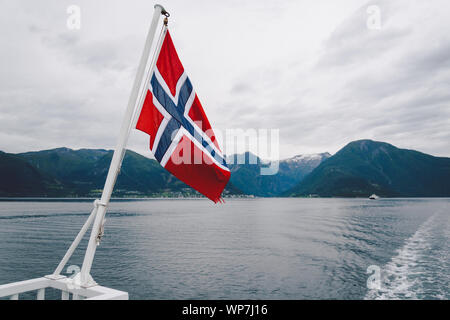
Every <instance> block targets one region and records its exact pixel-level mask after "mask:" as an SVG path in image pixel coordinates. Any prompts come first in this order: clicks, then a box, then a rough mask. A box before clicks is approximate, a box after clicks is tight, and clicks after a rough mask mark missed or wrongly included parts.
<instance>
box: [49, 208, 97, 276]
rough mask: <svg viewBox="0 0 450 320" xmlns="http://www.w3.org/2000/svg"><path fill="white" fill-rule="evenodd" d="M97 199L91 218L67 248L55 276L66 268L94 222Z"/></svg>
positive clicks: (54, 273)
mask: <svg viewBox="0 0 450 320" xmlns="http://www.w3.org/2000/svg"><path fill="white" fill-rule="evenodd" d="M97 208H98V206H97V200H95V202H94V209H92V212H91V214H90V215H89V218H88V219H87V220H86V222H85V223H84V225H83V227H82V228H81V230H80V232H78V235H77V237H76V238H75V240H74V241H73V242H72V244H71V245H70V247H69V249H68V250H67V252H66V254H65V255H64V258H62V260H61V262H60V263H59V265H58V267H57V268H56V269H55V271H54V272H53V275H54V276H58V275H60V274H61V271H62V269H63V268H64V266H65V265H66V263H67V261H69V259H70V257H71V256H72V254H73V252H74V251H75V249H76V248H77V247H78V244H79V243H80V241H81V239H83V237H84V234H85V233H86V231H87V230H88V229H89V227H90V226H91V224H92V221H94V218H95V214H96V213H97Z"/></svg>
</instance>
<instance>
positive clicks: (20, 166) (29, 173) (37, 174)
mask: <svg viewBox="0 0 450 320" xmlns="http://www.w3.org/2000/svg"><path fill="white" fill-rule="evenodd" d="M0 177H1V179H0V196H22V197H34V196H45V195H46V194H48V193H52V194H55V195H57V194H62V193H63V192H62V185H61V184H60V183H59V182H58V181H56V180H55V179H53V178H52V177H50V176H48V175H46V174H45V173H43V172H41V171H40V170H38V169H36V168H35V167H34V166H33V165H30V164H29V163H27V161H26V160H24V159H22V158H20V157H19V156H16V155H12V154H7V153H4V152H0Z"/></svg>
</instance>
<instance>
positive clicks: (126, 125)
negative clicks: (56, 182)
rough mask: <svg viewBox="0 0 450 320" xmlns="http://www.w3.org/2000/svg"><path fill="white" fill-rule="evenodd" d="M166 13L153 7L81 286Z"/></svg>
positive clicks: (89, 270)
mask: <svg viewBox="0 0 450 320" xmlns="http://www.w3.org/2000/svg"><path fill="white" fill-rule="evenodd" d="M165 12H166V11H165V10H164V8H163V7H162V6H161V5H155V12H154V14H153V20H152V23H151V25H150V29H149V32H148V35H147V39H146V42H145V47H144V52H143V53H142V57H141V60H140V63H139V67H138V70H137V74H136V78H135V80H134V84H133V89H132V91H131V95H130V99H129V101H128V107H127V110H126V112H125V117H124V119H123V122H122V127H121V130H120V135H119V140H118V142H117V146H116V149H115V150H114V155H113V158H112V160H111V165H110V167H109V171H108V176H107V178H106V182H105V187H104V188H103V193H102V198H101V200H100V203H99V207H98V210H97V214H96V217H95V221H94V226H93V227H92V232H91V237H90V239H89V244H88V248H87V250H86V254H85V256H84V261H83V266H82V268H81V283H82V285H83V286H90V285H95V284H93V283H91V284H90V283H88V281H89V274H90V272H91V267H92V261H93V259H94V255H95V250H96V246H97V243H96V242H97V236H98V234H99V231H100V228H101V227H102V224H103V219H104V217H105V213H106V207H107V205H108V204H109V200H110V199H111V194H112V192H113V189H114V184H115V183H116V179H117V176H118V174H119V170H120V166H121V162H122V159H123V155H124V153H125V151H126V150H125V148H126V144H127V141H128V136H129V132H130V126H131V122H132V120H133V113H134V109H135V107H136V102H137V99H138V95H139V89H140V87H141V82H142V78H143V76H144V74H145V69H146V66H147V62H148V58H149V55H150V49H151V46H152V43H153V39H154V37H155V33H156V28H157V26H158V22H159V18H160V16H161V13H165Z"/></svg>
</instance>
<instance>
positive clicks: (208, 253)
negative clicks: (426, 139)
mask: <svg viewBox="0 0 450 320" xmlns="http://www.w3.org/2000/svg"><path fill="white" fill-rule="evenodd" d="M449 204H450V199H380V200H377V201H370V200H365V199H227V200H226V203H225V204H224V205H214V204H212V203H210V202H209V201H207V200H181V199H180V200H145V201H142V200H141V201H129V200H127V201H113V202H112V203H111V205H110V208H109V213H108V215H107V221H106V229H105V232H106V233H105V236H104V238H103V241H102V243H101V245H100V247H98V250H97V255H96V258H95V261H94V265H93V269H92V275H93V277H94V279H95V280H96V281H97V282H99V283H100V284H101V285H104V286H108V287H111V288H115V289H120V290H124V291H128V292H129V294H130V299H449V298H450V256H449V252H450V248H449V245H448V244H449V239H450V212H449V211H450V210H449V208H450V206H449ZM91 207H92V203H91V202H90V201H80V200H76V201H75V200H74V201H61V200H55V201H3V202H0V284H4V283H9V282H14V281H21V280H26V279H31V278H35V277H41V276H43V275H46V274H49V273H51V272H52V271H53V270H54V268H55V267H56V266H57V264H58V262H59V260H60V259H61V258H62V256H63V255H64V253H65V250H66V249H67V248H68V246H69V245H70V243H71V241H72V240H73V238H74V237H75V235H76V234H77V232H78V230H79V229H80V228H81V226H82V224H83V223H84V221H85V219H86V218H87V216H88V213H89V212H90V210H91ZM86 245H87V241H86V240H85V241H83V242H82V243H81V245H80V249H84V248H85V247H86ZM82 254H83V250H81V251H80V250H78V251H77V252H76V254H75V255H74V257H73V258H72V259H71V260H70V261H69V264H68V265H67V266H66V268H65V269H64V272H66V270H67V267H68V266H70V265H78V266H81V264H82V258H83V255H82ZM370 266H372V267H371V269H369V270H370V273H367V271H368V268H369V267H370ZM374 266H375V267H374ZM373 268H375V269H376V268H379V270H380V275H381V283H380V284H381V286H380V287H378V288H372V289H368V288H367V280H368V277H369V276H371V275H374V273H372V271H371V270H374V269H373Z"/></svg>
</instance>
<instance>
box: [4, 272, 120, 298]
mask: <svg viewBox="0 0 450 320" xmlns="http://www.w3.org/2000/svg"><path fill="white" fill-rule="evenodd" d="M46 288H53V289H57V290H59V291H61V300H70V297H72V300H128V293H127V292H124V291H119V290H114V289H110V288H106V287H102V286H99V285H95V286H92V287H88V288H85V287H80V286H74V285H73V283H72V281H71V279H69V278H67V277H64V276H59V277H58V278H55V277H54V276H46V277H43V278H37V279H32V280H26V281H21V282H15V283H10V284H5V285H0V298H5V297H9V298H10V299H11V300H19V298H20V294H22V293H25V292H32V291H36V300H45V289H46Z"/></svg>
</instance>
